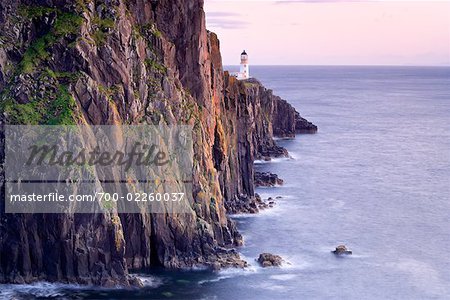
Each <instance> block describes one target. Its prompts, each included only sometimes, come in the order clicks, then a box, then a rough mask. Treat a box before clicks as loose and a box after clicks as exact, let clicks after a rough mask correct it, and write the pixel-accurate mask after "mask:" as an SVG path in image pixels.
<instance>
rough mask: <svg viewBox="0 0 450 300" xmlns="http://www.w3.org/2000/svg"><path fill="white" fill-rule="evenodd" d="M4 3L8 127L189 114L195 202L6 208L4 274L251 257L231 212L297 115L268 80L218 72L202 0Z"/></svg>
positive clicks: (68, 277)
mask: <svg viewBox="0 0 450 300" xmlns="http://www.w3.org/2000/svg"><path fill="white" fill-rule="evenodd" d="M0 9H1V11H0V31H1V33H0V34H1V36H0V42H1V44H0V90H1V94H0V103H1V108H2V115H1V123H2V124H8V123H9V124H92V125H96V124H192V125H193V126H194V141H195V147H194V149H195V153H194V158H195V159H194V170H193V181H194V188H193V196H194V199H195V203H194V205H193V207H192V212H191V213H188V214H169V215H165V214H119V215H117V214H100V215H10V214H4V213H2V214H1V215H0V282H17V283H21V282H30V281H34V280H49V281H64V282H79V283H93V284H102V285H112V284H116V283H119V284H122V285H128V284H132V283H133V281H132V278H130V277H129V276H128V272H129V271H128V269H130V268H131V269H134V268H136V269H137V268H149V267H153V266H164V267H168V268H180V267H189V266H194V265H199V264H203V265H208V266H212V267H214V268H217V267H222V266H229V265H231V266H233V265H234V266H243V265H245V263H243V262H242V261H241V260H240V259H239V256H238V254H237V253H236V252H234V251H228V250H227V248H230V247H233V246H236V245H240V244H241V243H242V237H241V236H240V234H239V233H238V232H237V230H236V228H235V225H234V223H233V222H232V221H230V219H229V218H227V216H226V212H227V211H228V212H234V211H238V210H242V207H245V206H246V205H250V204H251V203H252V202H253V201H254V199H255V197H254V196H255V195H254V183H253V177H254V171H253V161H254V159H255V158H258V157H261V156H271V155H285V154H286V152H285V150H284V149H282V148H281V147H278V146H276V144H275V143H274V141H273V139H272V136H273V134H279V135H283V136H287V135H289V136H290V135H292V134H294V133H295V132H296V128H298V127H297V126H298V125H297V124H299V122H297V120H298V118H297V116H298V113H296V112H295V109H293V108H292V107H291V106H290V105H289V104H288V103H287V102H285V101H284V100H281V99H279V98H278V97H276V96H273V95H272V92H271V91H270V90H266V89H265V88H264V87H263V86H262V85H261V84H260V83H259V82H257V81H252V80H250V81H237V80H236V79H235V78H233V77H230V76H229V75H228V74H224V73H223V69H222V64H221V56H220V51H219V41H218V39H217V36H216V35H215V34H214V33H210V32H207V31H206V29H205V20H204V12H203V2H202V1H199V0H193V1H184V0H171V1H170V0H160V1H142V0H127V1H125V0H108V1H106V0H105V1H90V0H80V1H75V2H73V1H68V0H66V1H64V0H58V1H57V0H54V1H52V0H22V1H16V0H14V1H13V0H5V1H2V2H1V3H0ZM55 103H57V104H58V105H56V104H55ZM287 114H288V115H289V116H290V117H289V119H288V120H287V121H286V120H285V119H284V118H283V117H282V116H285V115H287ZM302 126H303V125H302ZM2 142H3V139H2ZM2 149H3V147H2ZM1 157H2V159H3V155H2V156H1ZM3 184H4V183H3V181H2V189H1V197H2V199H3V198H4V187H3ZM3 205H4V203H3V202H1V204H0V212H3V211H4V206H3Z"/></svg>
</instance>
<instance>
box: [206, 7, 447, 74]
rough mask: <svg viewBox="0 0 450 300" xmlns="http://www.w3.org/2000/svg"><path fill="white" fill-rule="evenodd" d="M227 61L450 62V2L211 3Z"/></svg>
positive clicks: (209, 12)
mask: <svg viewBox="0 0 450 300" xmlns="http://www.w3.org/2000/svg"><path fill="white" fill-rule="evenodd" d="M204 8H205V11H206V22H207V28H208V29H209V30H211V31H214V32H216V33H217V34H218V36H219V40H220V46H221V53H222V59H223V63H224V65H237V64H239V62H240V61H239V59H240V58H239V55H240V53H241V52H242V50H244V49H245V50H246V51H247V53H248V55H249V61H250V64H254V65H438V66H450V0H447V1H439V2H432V1H376V0H373V1H362V0H353V1H345V0H285V1H281V0H280V1H275V0H264V1H263V0H205V7H204Z"/></svg>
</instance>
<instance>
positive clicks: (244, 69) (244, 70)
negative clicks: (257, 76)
mask: <svg viewBox="0 0 450 300" xmlns="http://www.w3.org/2000/svg"><path fill="white" fill-rule="evenodd" d="M233 76H235V77H237V79H239V80H244V79H249V78H250V71H249V67H248V55H247V52H245V50H244V51H242V53H241V69H240V71H239V72H236V73H234V74H233Z"/></svg>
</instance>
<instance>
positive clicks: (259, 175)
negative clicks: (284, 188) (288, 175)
mask: <svg viewBox="0 0 450 300" xmlns="http://www.w3.org/2000/svg"><path fill="white" fill-rule="evenodd" d="M282 184H283V179H281V178H278V175H277V174H273V173H270V172H255V186H265V187H272V186H275V185H282Z"/></svg>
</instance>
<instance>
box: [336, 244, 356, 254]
mask: <svg viewBox="0 0 450 300" xmlns="http://www.w3.org/2000/svg"><path fill="white" fill-rule="evenodd" d="M331 252H332V253H334V254H336V255H350V254H352V251H351V250H349V249H348V248H347V246H345V245H339V246H337V247H336V249H335V250H333V251H331Z"/></svg>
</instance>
